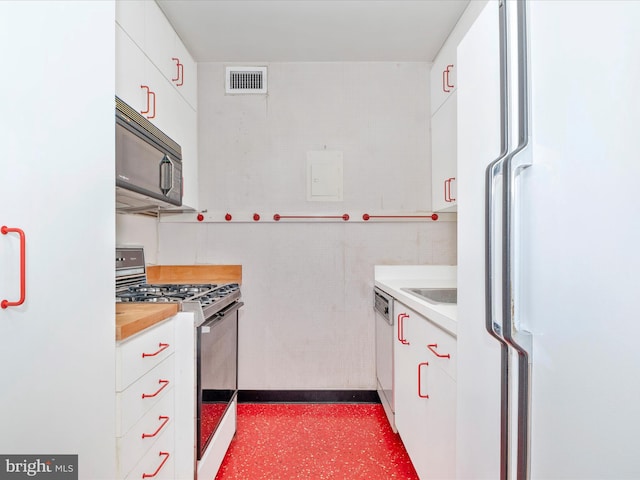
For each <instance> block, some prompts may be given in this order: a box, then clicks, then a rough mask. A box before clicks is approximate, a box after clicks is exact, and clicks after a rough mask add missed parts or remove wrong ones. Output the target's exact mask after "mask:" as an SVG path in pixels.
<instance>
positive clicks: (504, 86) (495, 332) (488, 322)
mask: <svg viewBox="0 0 640 480" xmlns="http://www.w3.org/2000/svg"><path fill="white" fill-rule="evenodd" d="M499 25H500V37H499V44H500V45H499V46H500V154H499V156H498V158H496V159H495V160H494V161H492V162H491V163H490V164H489V165H488V166H487V168H486V170H485V328H486V330H487V332H488V333H489V335H491V336H492V337H493V338H495V339H496V340H497V341H498V342H499V343H500V480H507V479H508V478H509V444H510V441H509V418H510V408H509V402H510V400H509V396H510V395H509V391H510V383H509V345H508V344H507V342H506V341H505V340H504V338H503V336H502V326H501V324H500V323H499V321H498V320H497V319H496V315H495V313H496V310H497V309H495V308H494V285H495V284H496V283H498V281H499V279H498V281H497V280H496V275H495V268H494V266H495V265H494V261H495V260H494V249H495V245H496V242H495V236H496V235H495V227H496V216H497V215H496V211H495V205H496V199H495V196H496V189H495V188H494V185H495V183H496V181H497V179H498V177H499V176H500V175H502V172H503V162H504V159H505V157H506V156H507V154H508V151H509V96H508V73H507V72H508V57H507V41H508V38H507V14H506V8H505V5H504V2H500V3H499ZM496 290H499V289H496Z"/></svg>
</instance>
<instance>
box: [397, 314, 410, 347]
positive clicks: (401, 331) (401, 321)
mask: <svg viewBox="0 0 640 480" xmlns="http://www.w3.org/2000/svg"><path fill="white" fill-rule="evenodd" d="M405 318H409V315H407V314H406V313H401V314H399V315H398V341H399V342H400V343H402V344H403V345H409V341H408V340H407V339H406V338H404V319H405Z"/></svg>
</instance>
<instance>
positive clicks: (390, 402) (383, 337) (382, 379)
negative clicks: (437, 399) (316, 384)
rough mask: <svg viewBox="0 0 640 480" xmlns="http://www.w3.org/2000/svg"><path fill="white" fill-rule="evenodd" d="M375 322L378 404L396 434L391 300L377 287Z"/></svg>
mask: <svg viewBox="0 0 640 480" xmlns="http://www.w3.org/2000/svg"><path fill="white" fill-rule="evenodd" d="M373 309H374V311H375V318H376V320H375V322H376V378H377V391H378V396H379V397H380V402H381V403H382V406H383V407H384V411H385V413H386V414H387V418H388V419H389V423H390V424H391V428H392V429H393V431H394V432H396V431H397V430H396V422H395V413H394V412H395V406H394V399H393V387H394V379H393V344H394V342H393V332H394V330H393V298H392V297H391V296H390V295H388V294H387V293H385V292H383V291H382V290H380V289H379V288H378V287H374V289H373Z"/></svg>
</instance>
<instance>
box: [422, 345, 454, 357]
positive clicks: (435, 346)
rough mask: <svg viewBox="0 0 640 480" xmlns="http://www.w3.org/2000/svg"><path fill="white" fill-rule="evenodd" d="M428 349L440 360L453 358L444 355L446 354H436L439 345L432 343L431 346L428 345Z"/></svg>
mask: <svg viewBox="0 0 640 480" xmlns="http://www.w3.org/2000/svg"><path fill="white" fill-rule="evenodd" d="M427 348H428V349H429V350H431V353H433V354H434V355H435V356H436V357H439V358H451V355H449V354H448V353H446V354H444V353H438V352H436V348H438V344H437V343H432V344H430V345H427Z"/></svg>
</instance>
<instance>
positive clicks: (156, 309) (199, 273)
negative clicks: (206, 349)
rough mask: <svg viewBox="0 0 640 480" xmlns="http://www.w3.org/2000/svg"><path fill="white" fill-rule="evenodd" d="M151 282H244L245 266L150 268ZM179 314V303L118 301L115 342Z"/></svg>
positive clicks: (169, 266)
mask: <svg viewBox="0 0 640 480" xmlns="http://www.w3.org/2000/svg"><path fill="white" fill-rule="evenodd" d="M147 282H148V283H215V284H223V283H242V265H150V266H148V267H147ZM176 313H178V304H177V303H162V304H158V303H128V302H127V303H119V302H116V340H117V341H120V340H125V339H127V338H129V337H130V336H132V335H135V334H136V333H138V332H141V331H142V330H144V329H145V328H148V327H151V326H152V325H155V324H156V323H159V322H161V321H163V320H166V319H167V318H169V317H172V316H174V315H175V314H176Z"/></svg>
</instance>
